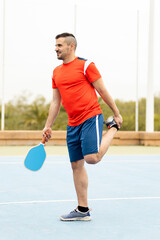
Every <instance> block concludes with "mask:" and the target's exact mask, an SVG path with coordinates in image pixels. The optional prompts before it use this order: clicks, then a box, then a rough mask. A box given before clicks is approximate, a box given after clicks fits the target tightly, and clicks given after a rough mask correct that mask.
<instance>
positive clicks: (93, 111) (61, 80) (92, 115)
mask: <svg viewBox="0 0 160 240" xmlns="http://www.w3.org/2000/svg"><path fill="white" fill-rule="evenodd" d="M76 46H77V41H76V38H75V36H74V35H73V34H70V33H62V34H59V35H57V36H56V48H55V51H56V53H57V58H58V59H59V60H62V61H63V63H62V65H60V66H58V67H56V68H55V69H54V71H53V78H52V88H53V99H52V102H51V105H50V109H49V115H48V118H47V121H46V124H45V128H44V129H43V135H44V136H45V137H46V139H47V140H48V139H49V138H50V137H51V134H52V130H51V127H52V125H53V123H54V121H55V120H56V117H57V115H58V113H59V109H60V106H61V102H62V104H63V106H64V108H65V110H66V112H67V114H68V125H67V146H68V151H69V157H70V161H71V166H72V170H73V179H74V184H75V189H76V193H77V200H78V207H77V208H76V209H75V210H74V211H72V212H70V213H69V214H66V215H63V216H61V217H60V219H61V220H62V221H73V220H82V221H89V220H91V217H90V210H89V208H88V202H87V188H88V177H87V173H86V170H85V167H84V162H86V163H88V164H96V163H98V162H99V161H100V160H101V159H102V157H103V155H104V154H105V153H106V152H107V150H108V147H109V146H110V144H111V141H112V139H113V137H114V135H115V134H116V132H117V130H118V129H119V128H120V127H121V124H122V117H121V115H120V113H119V110H118V108H117V106H116V104H115V102H114V101H113V99H112V97H111V96H110V94H109V93H108V91H107V89H106V87H105V85H104V83H103V81H102V78H101V75H100V73H99V71H98V69H97V68H96V66H95V64H94V63H93V62H91V61H88V60H85V59H83V58H79V57H76V56H75V50H76ZM95 90H96V91H97V92H98V93H99V95H100V96H101V97H102V99H103V100H104V102H105V103H106V104H107V105H108V106H109V107H110V108H111V110H112V111H113V114H114V117H111V118H109V119H108V120H106V121H105V123H106V125H107V127H108V128H109V130H108V131H107V132H106V133H105V134H104V135H103V137H102V131H103V114H102V110H101V109H100V106H99V103H98V98H97V95H96V91H95Z"/></svg>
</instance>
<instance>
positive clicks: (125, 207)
mask: <svg viewBox="0 0 160 240" xmlns="http://www.w3.org/2000/svg"><path fill="white" fill-rule="evenodd" d="M23 161H24V156H17V157H16V156H3V157H2V156H1V157H0V236H1V239H2V240H19V239H23V240H35V239H38V240H41V239H43V240H44V239H45V240H63V239H64V240H74V239H77V240H83V239H85V240H86V239H91V240H103V239H104V240H106V239H107V240H151V239H152V240H159V239H160V155H115V156H114V155H109V156H107V155H106V156H105V157H104V158H103V160H102V161H101V162H100V163H99V164H97V165H86V168H87V172H88V176H89V196H88V197H89V207H90V208H92V211H91V217H92V221H90V222H62V221H60V220H59V216H60V215H62V214H65V213H68V212H69V211H71V210H73V209H74V208H75V207H76V204H77V202H76V194H75V190H74V185H73V180H72V170H71V168H70V163H69V159H68V156H67V155H63V156H60V155H57V156H56V155H54V156H48V157H47V159H46V161H45V164H44V165H43V167H42V169H41V170H40V171H39V172H36V173H32V172H30V171H28V170H27V169H25V167H24V165H23Z"/></svg>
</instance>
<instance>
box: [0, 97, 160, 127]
mask: <svg viewBox="0 0 160 240" xmlns="http://www.w3.org/2000/svg"><path fill="white" fill-rule="evenodd" d="M98 102H99V104H100V107H101V109H102V111H103V115H104V119H107V118H108V117H109V116H110V115H113V113H112V111H111V110H110V108H109V107H108V106H107V105H106V104H105V103H104V101H103V100H102V98H99V99H98ZM115 102H116V104H117V106H118V108H119V110H120V113H121V115H122V116H123V125H122V128H121V129H122V130H123V131H134V130H135V102H134V101H128V102H124V101H120V100H115ZM154 103H155V105H154V109H155V115H154V124H155V131H160V107H159V106H160V97H155V101H154ZM49 106H50V104H49V103H46V100H45V98H44V97H43V96H38V97H37V98H36V99H35V100H34V101H33V102H32V103H31V104H29V103H28V97H26V96H20V97H18V98H17V99H15V100H13V101H9V102H8V103H7V104H6V106H5V130H42V129H43V128H44V125H45V122H46V119H47V116H48V111H49ZM0 115H1V112H0ZM145 118H146V99H145V98H142V99H140V101H139V131H145ZM67 122H68V117H67V113H66V111H65V109H64V107H63V106H61V108H60V112H59V115H58V117H57V119H56V121H55V123H54V125H53V130H66V126H67Z"/></svg>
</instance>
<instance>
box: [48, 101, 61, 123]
mask: <svg viewBox="0 0 160 240" xmlns="http://www.w3.org/2000/svg"><path fill="white" fill-rule="evenodd" d="M60 106H61V104H60V103H58V104H57V103H54V102H52V103H51V105H50V108H49V114H48V118H47V121H46V124H45V127H50V128H51V127H52V126H53V123H54V122H55V120H56V117H57V115H58V113H59V110H60Z"/></svg>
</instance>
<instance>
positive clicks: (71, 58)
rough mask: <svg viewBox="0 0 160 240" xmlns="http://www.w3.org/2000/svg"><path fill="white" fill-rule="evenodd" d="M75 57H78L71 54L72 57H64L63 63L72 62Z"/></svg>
mask: <svg viewBox="0 0 160 240" xmlns="http://www.w3.org/2000/svg"><path fill="white" fill-rule="evenodd" d="M75 58H76V56H75V55H73V56H70V57H68V58H66V59H64V60H63V63H64V64H66V63H70V62H72V61H73V60H74V59H75Z"/></svg>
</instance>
